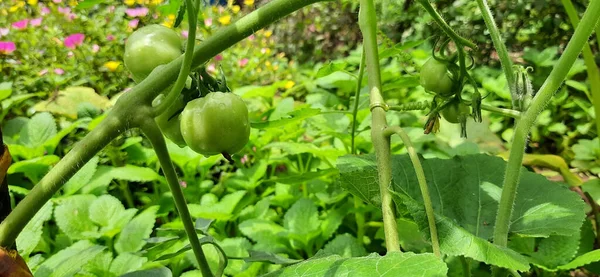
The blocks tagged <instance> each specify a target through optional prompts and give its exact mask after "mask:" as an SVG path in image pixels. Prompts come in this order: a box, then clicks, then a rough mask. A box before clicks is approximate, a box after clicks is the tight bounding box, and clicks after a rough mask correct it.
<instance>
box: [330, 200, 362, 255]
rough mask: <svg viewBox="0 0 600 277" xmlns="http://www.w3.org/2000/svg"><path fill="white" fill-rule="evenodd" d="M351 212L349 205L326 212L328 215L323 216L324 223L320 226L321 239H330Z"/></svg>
mask: <svg viewBox="0 0 600 277" xmlns="http://www.w3.org/2000/svg"><path fill="white" fill-rule="evenodd" d="M349 211H350V207H349V205H346V206H342V207H340V208H338V209H331V210H328V211H326V214H325V215H323V222H322V224H321V225H320V227H321V233H322V235H321V237H322V238H323V239H326V240H327V239H329V238H330V237H331V236H332V235H333V234H334V233H335V232H336V231H337V229H338V228H339V227H340V225H342V221H343V220H344V217H346V214H348V212H349ZM365 254H366V253H365Z"/></svg>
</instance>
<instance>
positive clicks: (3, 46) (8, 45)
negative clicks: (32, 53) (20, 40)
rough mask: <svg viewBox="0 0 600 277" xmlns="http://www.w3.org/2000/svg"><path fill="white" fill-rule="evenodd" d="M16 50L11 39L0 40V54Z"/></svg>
mask: <svg viewBox="0 0 600 277" xmlns="http://www.w3.org/2000/svg"><path fill="white" fill-rule="evenodd" d="M15 50H17V46H15V43H14V42H12V41H0V54H10V53H12V52H14V51H15Z"/></svg>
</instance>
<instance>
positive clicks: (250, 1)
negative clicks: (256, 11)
mask: <svg viewBox="0 0 600 277" xmlns="http://www.w3.org/2000/svg"><path fill="white" fill-rule="evenodd" d="M244 5H246V6H252V5H254V0H244Z"/></svg>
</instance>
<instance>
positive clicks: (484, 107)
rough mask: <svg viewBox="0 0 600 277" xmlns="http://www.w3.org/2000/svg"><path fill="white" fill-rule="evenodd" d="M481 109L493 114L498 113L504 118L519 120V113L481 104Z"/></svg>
mask: <svg viewBox="0 0 600 277" xmlns="http://www.w3.org/2000/svg"><path fill="white" fill-rule="evenodd" d="M481 109H482V110H486V111H490V112H494V113H499V114H502V115H504V116H508V117H512V118H515V119H519V118H520V117H521V112H519V111H516V110H513V109H505V108H498V107H494V106H490V105H483V104H482V105H481Z"/></svg>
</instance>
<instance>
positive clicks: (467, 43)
mask: <svg viewBox="0 0 600 277" xmlns="http://www.w3.org/2000/svg"><path fill="white" fill-rule="evenodd" d="M419 3H421V5H422V6H423V8H425V10H426V11H427V12H428V13H429V15H431V17H433V20H435V22H436V23H437V24H438V26H440V28H441V29H442V31H444V33H446V35H448V37H450V38H451V39H452V40H453V41H454V42H456V43H459V44H462V45H464V46H467V47H469V48H471V49H475V48H477V46H476V45H475V44H474V43H472V42H470V41H469V40H467V39H465V38H463V37H461V36H459V35H458V34H457V33H456V32H454V30H452V28H450V26H449V25H448V23H446V21H444V19H443V18H442V16H441V15H440V14H439V13H438V12H437V11H436V10H435V8H434V7H433V6H432V5H431V3H429V1H428V0H419Z"/></svg>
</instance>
